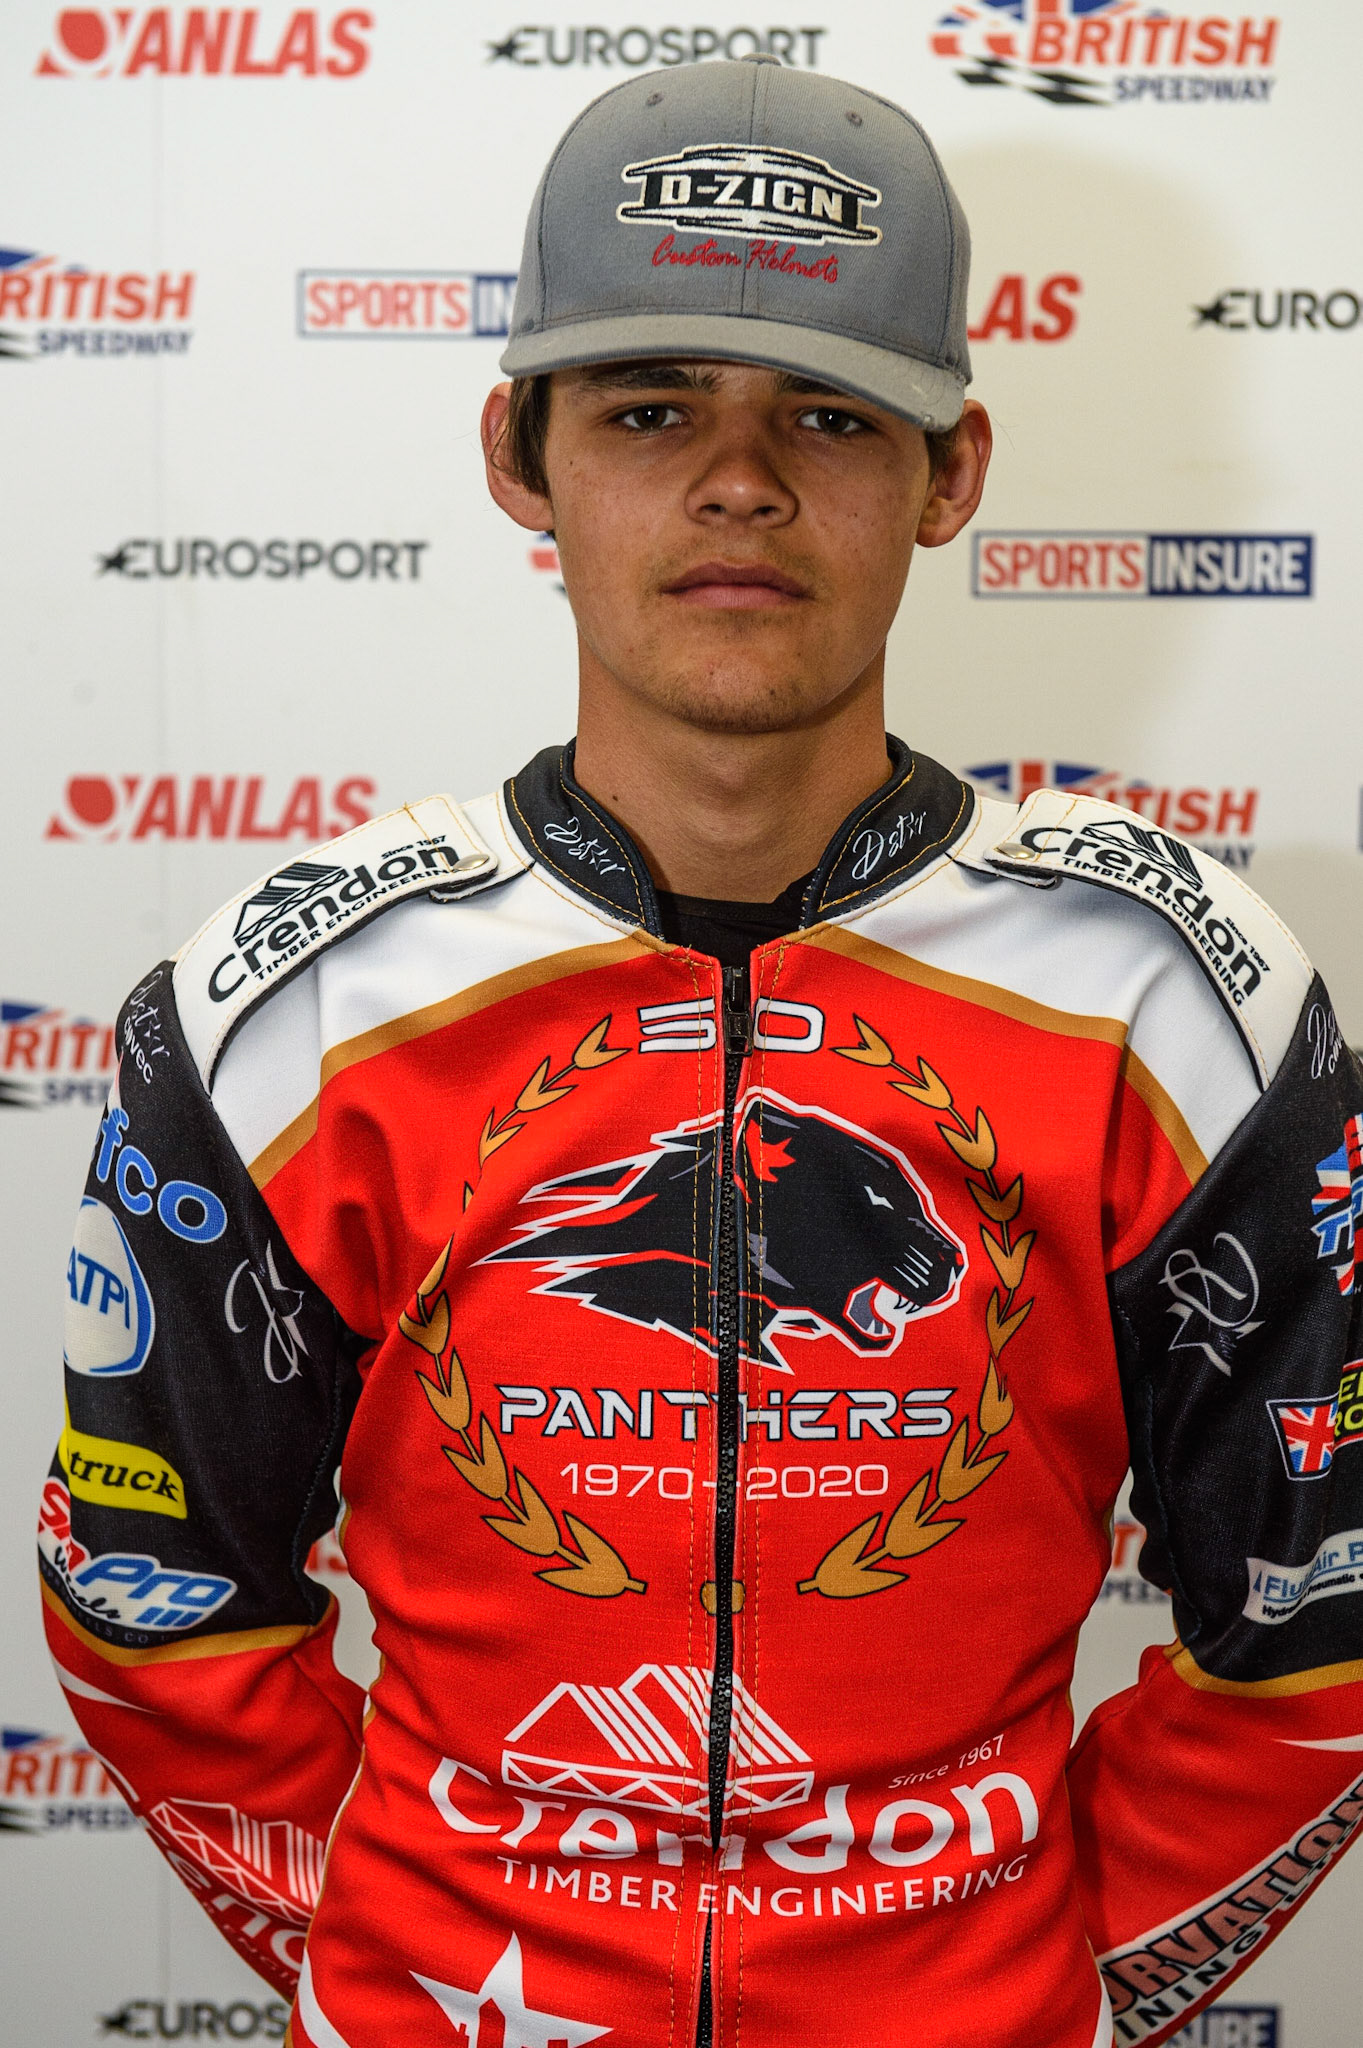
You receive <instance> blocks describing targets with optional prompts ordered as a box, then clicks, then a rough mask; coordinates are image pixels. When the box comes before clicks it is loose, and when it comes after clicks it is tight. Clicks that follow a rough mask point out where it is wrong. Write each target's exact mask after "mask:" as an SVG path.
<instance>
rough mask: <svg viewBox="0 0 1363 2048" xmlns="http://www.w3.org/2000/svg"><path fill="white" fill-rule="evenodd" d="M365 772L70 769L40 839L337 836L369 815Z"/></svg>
mask: <svg viewBox="0 0 1363 2048" xmlns="http://www.w3.org/2000/svg"><path fill="white" fill-rule="evenodd" d="M377 794H378V787H377V784H375V783H374V782H373V781H372V780H371V779H370V778H369V777H368V776H367V775H345V776H342V777H340V778H339V780H337V781H335V782H332V781H331V780H330V779H329V778H328V777H325V776H321V775H299V776H296V777H295V778H294V780H293V781H292V782H291V783H290V784H288V785H287V788H286V786H285V785H284V784H283V782H281V781H280V780H279V779H277V778H271V777H267V776H264V775H112V774H110V775H72V776H70V777H69V778H68V780H67V783H66V787H65V789H64V790H63V791H62V795H61V800H60V802H59V803H58V805H57V808H56V809H55V810H54V811H53V813H52V815H51V817H50V818H49V819H48V821H47V825H46V828H45V830H44V833H43V837H44V838H45V839H82V840H85V841H87V842H88V841H93V840H99V841H101V842H109V841H112V840H119V839H269V840H279V839H303V840H306V841H307V842H309V843H310V844H316V843H317V842H318V841H319V840H323V839H334V838H336V837H337V836H338V835H339V834H340V833H342V832H346V831H348V830H349V829H350V827H351V826H352V825H363V824H364V823H365V822H366V820H368V819H369V818H372V817H373V815H374V799H375V797H376V796H377Z"/></svg>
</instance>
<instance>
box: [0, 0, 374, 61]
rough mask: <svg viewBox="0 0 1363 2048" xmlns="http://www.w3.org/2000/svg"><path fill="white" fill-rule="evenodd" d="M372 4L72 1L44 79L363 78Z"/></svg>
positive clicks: (56, 28) (42, 56) (49, 49)
mask: <svg viewBox="0 0 1363 2048" xmlns="http://www.w3.org/2000/svg"><path fill="white" fill-rule="evenodd" d="M373 28H374V17H373V15H372V13H370V12H369V11H368V9H366V8H357V7H347V8H343V9H340V10H339V11H332V10H331V9H322V8H316V7H297V8H287V7H280V6H277V5H276V6H269V5H267V6H264V7H65V8H63V9H62V10H61V12H60V13H59V14H58V15H57V17H56V19H55V21H54V22H53V24H52V29H51V32H50V34H49V36H48V39H47V42H46V44H45V45H44V47H43V49H42V50H41V52H40V53H39V56H38V59H37V63H36V66H35V70H36V73H37V76H38V77H39V78H191V77H195V76H197V77H201V78H355V77H357V76H358V75H359V73H360V72H361V71H363V70H364V69H365V67H366V66H367V65H368V63H369V38H370V36H371V34H372V33H373Z"/></svg>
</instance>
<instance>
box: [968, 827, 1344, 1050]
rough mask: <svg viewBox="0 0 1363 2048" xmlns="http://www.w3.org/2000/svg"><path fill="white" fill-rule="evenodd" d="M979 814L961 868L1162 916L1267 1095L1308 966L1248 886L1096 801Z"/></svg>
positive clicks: (1168, 836) (1306, 983)
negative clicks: (1089, 891) (1075, 889)
mask: <svg viewBox="0 0 1363 2048" xmlns="http://www.w3.org/2000/svg"><path fill="white" fill-rule="evenodd" d="M982 808H984V809H985V810H986V811H987V813H989V814H990V815H989V818H988V822H987V823H985V822H984V821H982V827H983V829H981V830H979V831H976V832H972V833H971V834H970V835H969V836H968V838H967V839H966V841H965V842H963V843H962V845H961V846H959V847H956V848H953V850H952V856H951V857H952V859H953V860H956V861H959V862H961V863H963V864H964V865H965V866H967V867H974V868H976V869H978V870H979V871H981V872H982V873H985V874H994V875H1007V876H1011V877H1012V878H1013V879H1014V880H1016V881H1024V882H1032V883H1037V882H1041V883H1050V884H1053V883H1055V882H1058V881H1061V880H1063V879H1066V878H1073V879H1074V880H1075V881H1080V882H1088V883H1091V884H1093V885H1095V886H1096V887H1098V888H1100V889H1105V890H1109V891H1111V892H1113V893H1114V894H1115V895H1117V896H1119V897H1124V898H1125V899H1126V900H1127V901H1128V902H1130V903H1135V904H1140V905H1141V906H1143V907H1144V908H1145V909H1147V910H1153V911H1155V912H1157V913H1158V915H1159V916H1160V917H1162V918H1163V919H1164V920H1165V921H1166V923H1167V924H1168V925H1170V926H1171V927H1172V928H1173V930H1174V931H1176V932H1177V933H1178V934H1179V937H1180V938H1181V939H1182V941H1183V943H1184V945H1185V946H1187V947H1188V949H1189V950H1190V951H1191V953H1192V954H1193V956H1194V958H1195V959H1196V960H1197V962H1198V964H1199V966H1200V967H1201V968H1202V971H1203V973H1204V974H1205V975H1206V976H1207V979H1208V980H1209V981H1210V983H1211V985H1212V987H1213V988H1214V989H1215V990H1216V993H1217V995H1218V996H1219V997H1220V999H1221V1002H1222V1004H1223V1005H1224V1007H1225V1010H1226V1013H1227V1015H1228V1016H1229V1017H1230V1019H1231V1021H1232V1023H1233V1024H1234V1026H1235V1028H1236V1031H1237V1032H1238V1033H1239V1035H1240V1038H1241V1041H1242V1043H1243V1044H1244V1047H1245V1050H1246V1052H1247V1053H1248V1054H1249V1056H1250V1059H1251V1061H1252V1062H1253V1065H1254V1070H1255V1073H1256V1075H1257V1076H1258V1080H1259V1085H1260V1087H1261V1088H1266V1087H1267V1086H1268V1084H1269V1082H1270V1081H1271V1080H1272V1079H1273V1076H1274V1074H1276V1072H1277V1071H1278V1068H1279V1066H1280V1065H1281V1064H1282V1060H1283V1056H1284V1054H1285V1053H1286V1051H1287V1048H1288V1046H1289V1044H1290V1043H1291V1040H1292V1033H1293V1031H1294V1029H1295V1028H1296V1023H1297V1018H1298V1017H1299V1015H1300V1014H1301V1006H1302V1002H1303V1000H1304V998H1305V995H1306V991H1307V989H1308V988H1309V987H1310V985H1311V963H1310V961H1309V960H1308V959H1307V958H1306V955H1305V954H1304V953H1303V952H1302V949H1301V947H1300V946H1299V945H1298V944H1297V941H1296V940H1295V939H1294V938H1293V936H1292V934H1291V932H1290V931H1288V929H1287V927H1286V925H1285V924H1283V922H1282V920H1281V919H1280V918H1279V917H1277V916H1276V915H1275V913H1274V912H1273V911H1272V910H1270V909H1269V907H1268V905H1267V904H1266V903H1265V902H1264V901H1263V900H1262V898H1261V897H1258V896H1256V895H1255V893H1254V891H1253V890H1252V889H1251V888H1250V887H1249V885H1248V884H1247V883H1245V882H1242V881H1241V879H1240V877H1239V876H1238V875H1236V874H1234V873H1232V872H1231V870H1230V869H1229V868H1225V867H1222V865H1221V863H1220V861H1217V860H1213V859H1212V857H1211V856H1210V854H1206V853H1203V852H1202V851H1201V850H1200V849H1199V848H1198V847H1196V846H1190V845H1189V844H1188V842H1187V841H1186V840H1183V839H1176V838H1175V837H1174V836H1173V834H1172V833H1169V832H1162V831H1160V830H1158V829H1157V827H1155V826H1154V825H1151V824H1149V823H1148V822H1147V821H1146V820H1145V819H1144V818H1140V817H1138V816H1137V815H1136V814H1135V812H1134V811H1125V810H1122V809H1121V808H1120V807H1119V806H1118V805H1117V804H1109V803H1104V802H1103V801H1102V799H1101V798H1099V797H1092V796H1066V795H1064V794H1063V793H1062V792H1060V791H1058V790H1053V789H1041V790H1038V791H1037V792H1036V794H1035V795H1034V796H1030V797H1028V799H1027V801H1026V802H1025V803H1024V804H1023V805H1022V807H1021V809H1019V810H1016V811H1014V810H1012V809H1011V807H1010V806H1007V805H1001V804H996V803H991V804H989V805H987V806H984V807H982ZM1000 813H1001V814H1002V816H1000V815H999V814H1000ZM991 824H992V825H993V826H994V831H993V832H991V831H990V830H989V825H991Z"/></svg>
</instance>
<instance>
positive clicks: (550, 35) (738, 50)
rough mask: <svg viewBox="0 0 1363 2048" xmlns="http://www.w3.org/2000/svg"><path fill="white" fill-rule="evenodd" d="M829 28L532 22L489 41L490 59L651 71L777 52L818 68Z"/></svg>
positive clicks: (528, 66) (525, 66) (528, 65)
mask: <svg viewBox="0 0 1363 2048" xmlns="http://www.w3.org/2000/svg"><path fill="white" fill-rule="evenodd" d="M827 34H828V30H827V29H826V28H709V27H699V28H676V27H666V28H646V27H641V26H633V27H629V28H620V29H609V28H599V27H563V26H559V27H543V26H541V25H540V24H539V23H526V24H522V26H520V27H518V28H513V29H511V30H510V31H509V32H508V33H507V34H506V35H503V36H497V37H493V38H489V39H487V41H486V49H487V59H486V61H487V62H488V63H489V64H514V65H516V66H518V67H519V68H520V69H521V70H525V71H534V70H539V69H546V70H547V69H550V68H556V69H558V70H566V69H568V68H569V67H570V66H578V67H581V68H582V69H589V68H591V69H594V68H595V67H596V66H598V65H599V66H600V67H601V68H602V69H603V70H607V71H609V70H612V69H615V70H621V71H650V70H653V69H655V68H658V69H663V70H665V69H667V68H668V67H669V66H671V65H675V64H703V63H704V62H705V61H706V59H707V58H711V57H718V58H733V57H758V56H762V57H776V58H778V59H779V60H780V62H781V63H782V64H789V65H791V66H795V67H803V68H804V69H805V70H808V71H816V70H817V69H818V66H819V44H820V43H821V42H822V40H823V38H824V37H825V36H826V35H827Z"/></svg>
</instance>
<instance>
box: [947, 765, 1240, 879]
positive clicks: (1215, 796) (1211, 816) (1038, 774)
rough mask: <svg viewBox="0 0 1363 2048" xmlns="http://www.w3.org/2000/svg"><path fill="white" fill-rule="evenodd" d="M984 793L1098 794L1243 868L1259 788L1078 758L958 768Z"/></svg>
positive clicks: (1014, 799) (1016, 797)
mask: <svg viewBox="0 0 1363 2048" xmlns="http://www.w3.org/2000/svg"><path fill="white" fill-rule="evenodd" d="M962 773H963V774H964V775H965V777H966V779H967V781H969V782H973V783H974V784H975V785H976V787H977V788H978V789H981V790H982V791H983V792H984V794H985V795H986V796H1002V797H1007V798H1008V800H1009V802H1010V803H1015V804H1020V803H1024V802H1025V801H1026V799H1027V798H1028V797H1029V796H1031V795H1032V793H1033V792H1034V791H1035V790H1038V789H1063V790H1065V791H1067V792H1068V793H1069V794H1070V795H1073V796H1097V797H1102V799H1103V801H1104V802H1105V803H1109V804H1120V805H1121V807H1122V809H1123V810H1126V811H1135V813H1136V815H1137V816H1138V817H1141V818H1148V819H1149V821H1150V823H1151V825H1152V826H1153V827H1155V829H1156V830H1157V831H1170V832H1177V833H1178V835H1179V837H1180V838H1181V839H1190V840H1191V841H1192V842H1193V844H1194V846H1196V847H1198V848H1199V849H1200V850H1201V851H1202V852H1203V853H1210V854H1211V855H1212V856H1213V857H1214V858H1215V859H1216V860H1219V861H1221V862H1222V864H1223V865H1224V866H1226V867H1228V868H1242V869H1243V868H1247V867H1248V866H1249V864H1250V861H1251V859H1252V858H1253V856H1254V837H1253V834H1254V826H1255V821H1256V819H1257V817H1258V815H1259V791H1258V790H1257V789H1236V788H1230V787H1227V786H1225V785H1224V784H1223V785H1222V786H1221V787H1220V788H1217V787H1215V786H1214V785H1212V784H1210V783H1209V784H1205V785H1204V784H1201V783H1187V784H1179V783H1166V784H1160V783H1157V782H1148V781H1146V779H1145V778H1144V776H1139V775H1124V774H1121V773H1119V772H1118V771H1117V770H1115V769H1111V768H1093V767H1088V766H1086V765H1085V764H1084V763H1083V762H1081V761H1039V760H1031V761H983V762H980V763H978V764H977V765H976V766H975V767H973V768H966V769H964V770H963V771H962Z"/></svg>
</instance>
